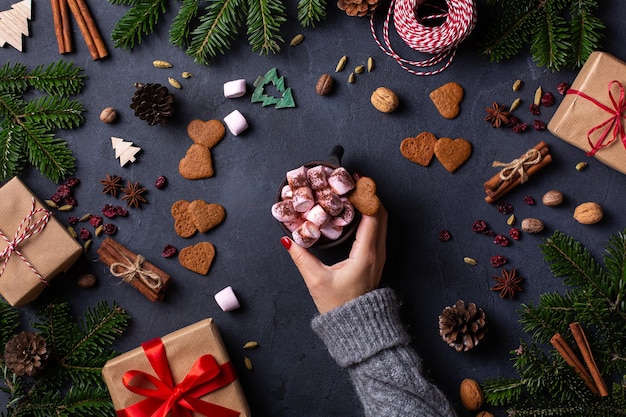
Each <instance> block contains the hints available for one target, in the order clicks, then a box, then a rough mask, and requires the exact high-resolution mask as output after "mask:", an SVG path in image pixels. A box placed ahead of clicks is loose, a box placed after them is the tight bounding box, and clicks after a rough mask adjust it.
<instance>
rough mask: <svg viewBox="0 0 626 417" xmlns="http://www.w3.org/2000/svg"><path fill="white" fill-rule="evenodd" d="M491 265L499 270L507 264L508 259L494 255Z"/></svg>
mask: <svg viewBox="0 0 626 417" xmlns="http://www.w3.org/2000/svg"><path fill="white" fill-rule="evenodd" d="M489 263H490V264H491V266H493V267H494V268H498V267H500V266H502V265H504V264H505V263H507V259H506V258H505V257H504V256H502V255H494V256H492V257H491V259H489Z"/></svg>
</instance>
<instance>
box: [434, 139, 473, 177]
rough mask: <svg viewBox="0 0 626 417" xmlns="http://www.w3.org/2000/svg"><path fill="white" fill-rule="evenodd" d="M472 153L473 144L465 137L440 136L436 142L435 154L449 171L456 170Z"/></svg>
mask: <svg viewBox="0 0 626 417" xmlns="http://www.w3.org/2000/svg"><path fill="white" fill-rule="evenodd" d="M471 154H472V144H471V143H470V142H468V141H467V140H465V139H461V138H457V139H450V138H440V139H438V140H437V142H436V143H435V156H436V157H437V159H438V160H439V162H441V165H443V166H444V168H445V169H447V170H448V172H454V171H456V170H457V169H458V168H459V167H460V166H461V165H463V164H464V163H465V161H467V160H468V159H469V157H470V155H471Z"/></svg>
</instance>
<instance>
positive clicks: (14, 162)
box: [0, 94, 24, 179]
mask: <svg viewBox="0 0 626 417" xmlns="http://www.w3.org/2000/svg"><path fill="white" fill-rule="evenodd" d="M1 102H2V95H1V94H0V103H1ZM6 120H7V119H5V120H4V122H6ZM2 125H3V126H2V129H0V178H2V179H7V178H12V177H14V176H16V175H17V174H19V172H20V170H21V168H22V163H23V162H24V157H23V154H22V143H21V140H20V138H19V137H16V132H15V131H14V130H12V129H11V127H12V126H11V125H10V124H8V123H2Z"/></svg>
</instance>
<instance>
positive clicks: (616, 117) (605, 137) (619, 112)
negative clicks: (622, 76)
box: [567, 80, 626, 156]
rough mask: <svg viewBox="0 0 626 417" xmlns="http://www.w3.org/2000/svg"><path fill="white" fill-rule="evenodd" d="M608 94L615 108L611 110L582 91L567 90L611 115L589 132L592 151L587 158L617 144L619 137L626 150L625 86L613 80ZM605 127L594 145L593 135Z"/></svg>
mask: <svg viewBox="0 0 626 417" xmlns="http://www.w3.org/2000/svg"><path fill="white" fill-rule="evenodd" d="M616 85H617V86H618V87H619V97H618V98H617V99H616V98H615V97H614V96H613V87H614V86H616ZM608 93H609V98H610V99H611V104H612V105H613V108H610V107H609V106H606V105H604V104H603V103H600V102H599V101H598V100H596V99H595V98H593V97H590V96H588V95H587V94H585V93H583V92H582V91H578V90H573V89H571V88H570V89H569V90H567V94H576V95H578V96H580V97H582V98H584V99H587V100H589V101H591V102H592V103H593V104H595V105H596V106H598V107H600V108H601V109H602V110H604V111H606V112H608V113H610V114H611V116H610V117H609V118H608V119H606V120H605V121H603V122H602V123H600V124H599V125H597V126H595V127H592V128H591V129H589V131H588V132H587V142H588V143H589V146H591V150H590V151H589V152H587V156H594V155H595V154H596V152H598V151H599V150H600V149H602V148H606V147H607V146H609V145H610V144H612V143H613V142H615V140H616V139H617V138H618V137H619V138H620V139H621V140H622V144H623V145H624V148H626V132H625V131H624V126H623V120H624V119H626V115H625V114H624V111H626V99H625V95H624V86H623V85H622V83H620V82H619V81H616V80H613V81H611V82H609V85H608ZM604 127H606V129H604V131H602V132H601V133H600V137H599V138H598V140H596V142H595V143H594V142H593V141H592V139H591V135H592V134H593V133H594V132H595V131H596V130H600V129H602V128H604ZM611 131H612V135H611Z"/></svg>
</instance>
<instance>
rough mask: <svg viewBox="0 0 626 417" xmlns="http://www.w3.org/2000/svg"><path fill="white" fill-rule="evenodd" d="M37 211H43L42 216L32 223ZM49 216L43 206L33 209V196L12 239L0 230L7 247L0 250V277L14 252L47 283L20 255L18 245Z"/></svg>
mask: <svg viewBox="0 0 626 417" xmlns="http://www.w3.org/2000/svg"><path fill="white" fill-rule="evenodd" d="M37 213H43V216H42V217H40V218H39V220H37V221H35V222H34V223H33V220H34V218H35V215H36V214H37ZM50 216H51V213H50V212H49V211H48V210H46V209H44V208H43V207H41V208H38V209H35V198H34V197H33V202H32V206H31V209H30V211H29V212H28V214H27V215H26V217H24V218H23V219H22V222H21V223H20V225H19V226H18V227H17V230H16V231H15V235H14V236H13V240H9V238H8V237H7V236H6V235H5V234H4V233H3V232H2V231H1V230H0V237H2V239H4V241H5V242H6V243H7V247H6V248H4V250H3V251H2V252H0V260H1V259H4V262H3V263H2V267H1V268H0V277H1V276H2V274H4V271H5V270H6V267H7V264H8V263H9V259H11V255H13V254H14V253H15V254H17V256H19V257H20V259H21V260H22V261H23V262H24V263H25V264H26V266H28V268H30V270H31V271H33V274H35V276H36V277H37V278H38V279H39V280H40V281H41V282H43V283H44V284H46V285H48V282H47V281H46V280H45V279H44V278H43V277H42V276H41V274H40V273H39V272H37V270H36V269H35V267H34V266H33V265H32V264H31V263H30V262H29V261H28V259H26V257H25V256H24V255H22V252H21V251H20V250H19V246H20V244H22V243H23V242H24V241H25V240H27V239H28V238H30V237H31V236H33V235H36V234H37V233H39V232H41V231H42V230H43V229H44V227H46V225H47V224H48V220H50Z"/></svg>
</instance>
